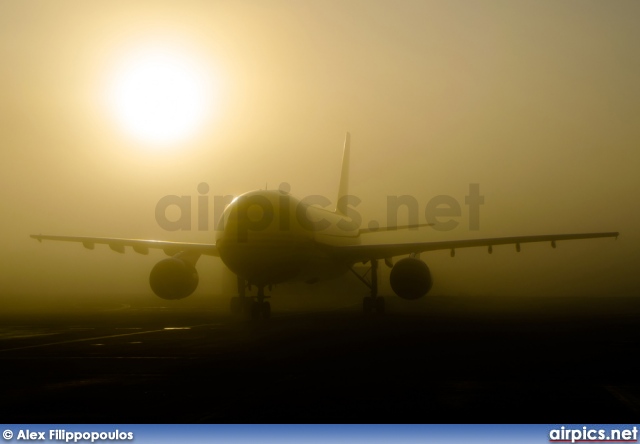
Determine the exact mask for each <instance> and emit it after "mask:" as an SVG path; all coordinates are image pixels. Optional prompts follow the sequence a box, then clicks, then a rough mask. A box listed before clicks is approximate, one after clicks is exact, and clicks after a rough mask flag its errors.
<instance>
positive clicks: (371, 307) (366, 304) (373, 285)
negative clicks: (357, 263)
mask: <svg viewBox="0 0 640 444" xmlns="http://www.w3.org/2000/svg"><path fill="white" fill-rule="evenodd" d="M370 262H371V268H369V270H367V272H366V273H365V274H364V275H362V276H361V275H360V274H358V273H357V272H356V271H355V270H354V269H353V268H349V269H350V270H351V272H352V273H353V274H355V275H356V277H357V278H358V279H360V281H361V282H362V283H363V284H365V285H366V286H367V287H369V289H370V290H371V296H365V297H364V298H363V299H362V311H363V312H365V313H371V312H376V313H384V298H383V297H382V296H378V260H377V259H371V261H370ZM369 271H371V278H370V279H369V280H367V279H366V276H367V273H369Z"/></svg>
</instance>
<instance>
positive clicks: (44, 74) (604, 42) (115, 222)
mask: <svg viewBox="0 0 640 444" xmlns="http://www.w3.org/2000/svg"><path fill="white" fill-rule="evenodd" d="M638 17H640V4H639V3H638V2H636V1H623V0H619V1H616V2H602V1H588V0H587V1H582V2H556V1H542V2H541V1H520V2H506V1H483V2H471V1H447V2H444V1H426V0H419V1H402V2H396V3H392V2H384V1H354V0H346V1H342V0H341V1H325V2H293V1H258V2H249V3H246V2H237V3H236V2H214V1H212V2H204V1H184V2H179V3H178V2H168V1H167V2H161V1H156V2H143V1H141V2H135V3H131V2H125V1H103V2H84V1H55V2H50V1H35V0H34V1H29V2H17V1H14V2H12V1H4V2H0V57H1V59H2V64H1V65H0V98H1V100H0V146H1V147H2V148H1V151H0V153H1V154H0V155H1V159H2V161H1V162H0V169H1V175H0V181H1V183H2V209H3V211H2V215H3V219H2V230H1V231H0V233H1V234H0V236H2V246H3V250H4V251H3V258H4V259H3V261H2V268H1V271H0V285H1V287H0V295H2V296H3V297H4V298H5V301H16V300H20V301H21V304H23V305H24V304H27V305H28V304H30V303H33V304H34V305H37V304H40V303H42V301H47V303H52V301H55V302H57V301H70V300H73V301H85V300H86V298H90V297H92V296H95V297H101V298H108V297H113V298H114V300H116V299H117V300H118V301H119V302H121V301H128V300H129V301H137V302H140V301H147V300H149V301H151V300H155V299H153V298H154V296H153V295H152V293H151V290H150V289H149V286H148V273H149V271H150V270H151V268H152V267H153V265H154V264H155V263H156V262H157V261H159V260H160V259H162V258H164V257H165V255H164V254H163V253H162V252H161V251H156V252H154V251H152V252H151V253H150V254H149V255H148V256H142V255H139V254H136V253H133V252H132V251H130V250H129V249H128V250H127V253H126V254H124V255H123V254H118V253H115V252H113V251H110V250H109V248H108V247H106V246H97V247H96V249H95V250H93V251H90V250H86V249H84V248H82V245H81V244H73V243H58V242H43V243H41V244H40V243H38V242H37V241H35V240H33V239H30V238H29V235H30V234H38V233H42V234H57V235H78V236H82V235H85V236H104V237H122V238H142V239H164V240H176V241H190V242H212V241H213V235H214V233H213V218H214V217H213V216H214V214H213V213H214V201H213V199H214V196H224V195H238V194H240V193H242V192H245V191H249V190H253V189H260V188H265V186H266V187H267V188H269V189H271V188H273V189H275V188H277V187H278V186H279V185H280V184H281V183H283V182H286V183H288V184H289V185H290V186H291V193H292V194H293V195H295V196H298V197H304V196H307V195H311V194H322V195H324V196H327V197H328V198H329V199H332V200H333V199H335V196H336V195H337V189H338V179H339V174H340V162H341V156H342V144H343V140H344V135H345V132H346V131H350V133H351V137H352V139H351V172H350V192H351V194H353V195H355V196H357V197H358V198H360V199H361V200H362V203H361V204H360V205H359V206H358V207H357V210H358V212H359V213H360V215H361V216H362V220H363V222H364V224H363V225H364V226H365V227H366V226H367V225H366V224H367V223H368V222H369V221H371V220H376V221H378V222H380V223H381V224H382V225H385V224H386V221H387V208H386V203H387V196H396V195H410V196H413V197H414V198H415V199H416V200H417V202H418V203H419V206H420V218H421V220H420V222H425V221H424V209H425V207H426V205H427V203H428V202H429V200H430V199H432V198H433V197H435V196H438V195H448V196H452V197H453V198H454V199H456V201H457V202H459V203H460V206H461V215H460V217H458V218H456V220H457V221H458V222H459V223H458V225H457V227H456V228H455V229H452V230H449V231H444V232H443V231H437V230H434V229H432V228H429V227H427V228H424V229H421V230H419V231H417V232H409V233H386V234H384V233H382V234H381V233H376V234H368V235H366V236H367V237H366V240H365V241H366V242H377V241H384V242H397V241H411V240H419V241H428V240H434V241H437V240H446V239H467V238H482V237H496V236H514V235H535V234H553V233H571V232H575V233H580V232H590V231H620V233H621V236H620V237H619V239H618V240H613V239H596V240H583V241H566V242H558V247H557V248H556V249H551V247H550V246H549V244H548V243H544V244H539V245H538V244H526V245H523V246H522V251H521V252H520V253H517V252H516V251H515V248H514V247H513V246H501V247H495V248H494V251H493V254H491V255H489V254H487V251H486V249H484V248H477V249H476V248H472V249H460V250H458V251H457V252H456V257H455V258H451V257H450V255H449V252H448V251H442V252H432V253H423V254H422V256H421V257H422V259H424V260H425V261H426V262H427V263H428V264H429V266H430V268H431V271H432V274H433V277H434V282H435V283H434V287H433V290H432V293H433V294H434V295H436V296H447V295H451V296H456V295H468V296H486V295H504V296H512V297H536V296H578V295H587V296H636V295H637V294H638V282H637V277H636V276H637V270H638V267H639V266H640V248H639V247H640V236H639V235H638V229H637V223H638V221H639V217H638V216H639V210H638V202H640V199H639V197H640V175H638V167H639V166H640V150H638V146H639V142H640V126H639V125H638V119H639V118H640V84H639V83H638V79H639V78H640V52H638V50H637V44H638V42H639V41H640V28H638V26H637V23H638ZM144 45H156V46H163V45H166V46H171V47H176V48H181V50H184V52H185V53H188V54H189V55H190V56H192V57H193V58H194V60H197V63H199V64H200V66H201V67H202V69H203V72H206V73H208V75H209V77H208V78H207V79H208V80H207V81H208V82H210V83H209V84H208V85H209V86H210V87H211V96H210V103H209V105H210V106H209V107H208V108H207V111H206V114H205V115H204V117H203V121H202V124H201V125H199V126H198V127H197V128H196V129H195V130H194V131H193V132H192V133H190V134H189V135H188V136H187V137H184V138H182V139H181V140H177V141H172V142H170V143H169V142H167V143H164V144H161V146H157V145H156V144H154V143H151V142H144V141H140V140H139V139H137V138H136V137H133V136H132V135H131V134H129V133H128V132H127V131H126V130H125V129H123V128H122V125H120V124H119V122H118V118H117V117H116V116H114V115H113V110H112V109H110V108H109V106H108V103H107V102H108V98H105V97H106V95H107V91H108V88H109V85H110V82H111V81H112V79H113V77H114V75H115V74H114V73H115V71H116V70H117V67H118V66H119V63H121V61H122V60H123V59H124V58H126V57H127V55H128V54H129V53H130V52H131V51H133V50H135V49H136V48H138V47H141V46H144ZM208 97H209V96H208ZM202 182H204V183H206V184H208V185H209V192H208V193H207V194H206V196H207V197H208V198H209V199H210V203H209V211H210V212H209V219H210V221H211V223H210V224H209V230H208V231H204V230H198V228H197V226H196V225H195V223H194V225H193V229H191V230H180V231H166V230H164V229H162V227H161V226H160V225H159V224H158V222H157V220H156V219H155V207H156V204H157V203H158V201H159V200H160V199H161V198H162V197H163V196H166V195H179V196H182V195H186V196H192V197H193V199H192V201H193V202H194V203H193V211H194V216H193V218H192V219H193V220H194V221H195V220H197V218H196V216H195V212H196V211H197V209H196V206H195V202H196V200H197V196H200V194H199V193H198V190H197V187H198V184H200V183H202ZM470 184H479V190H480V194H481V195H482V196H483V197H484V203H483V204H482V205H481V207H480V219H479V227H478V229H477V230H472V229H471V227H470V224H469V207H468V206H466V205H465V196H467V195H468V193H469V186H470ZM398 222H399V223H406V222H407V220H406V214H405V213H402V212H401V213H400V214H399V217H398ZM198 270H199V272H200V286H199V288H198V290H196V293H195V294H194V295H193V296H191V298H193V299H192V301H196V302H197V301H201V302H202V301H204V302H203V303H208V302H207V301H209V300H214V299H216V298H219V297H220V295H221V294H222V293H228V292H229V291H232V290H233V286H232V285H230V284H229V280H230V277H229V275H228V273H227V272H225V271H224V270H223V265H222V264H221V262H220V260H219V259H217V258H211V257H204V258H202V259H200V261H199V263H198ZM381 273H382V274H381V276H382V278H381V292H382V293H383V294H390V293H391V290H390V288H389V286H388V281H387V276H388V270H387V269H386V268H385V267H384V266H381ZM230 289H231V290H230ZM331 289H333V290H331ZM305 291H306V290H305V287H304V286H291V287H287V286H286V285H283V286H278V287H277V288H276V290H275V291H274V296H276V297H275V298H274V304H275V302H276V301H277V295H278V293H279V292H282V293H281V294H300V295H301V297H303V296H304V294H305ZM308 291H309V293H308V294H307V295H306V296H304V297H308V298H310V300H314V301H315V300H318V299H320V298H322V295H323V293H329V292H330V291H333V293H331V295H330V298H331V300H332V301H336V300H337V299H338V297H337V296H336V295H341V294H342V295H344V296H345V300H349V298H351V299H350V300H354V299H353V298H354V295H355V296H356V298H355V301H356V302H357V301H358V300H359V299H358V298H360V297H361V296H362V295H363V294H364V293H366V288H365V287H364V286H361V285H359V284H358V282H357V281H356V280H355V278H353V276H345V277H344V278H341V279H340V280H337V281H334V282H333V283H321V284H318V287H317V288H313V287H309V288H308ZM224 300H225V301H226V299H224ZM158 301H159V300H158ZM55 302H54V303H55ZM160 302H163V301H160ZM196 302H189V300H187V301H177V302H175V304H180V303H185V304H189V303H196ZM336 303H337V302H336ZM7 306H8V305H7V304H5V308H6V307H7Z"/></svg>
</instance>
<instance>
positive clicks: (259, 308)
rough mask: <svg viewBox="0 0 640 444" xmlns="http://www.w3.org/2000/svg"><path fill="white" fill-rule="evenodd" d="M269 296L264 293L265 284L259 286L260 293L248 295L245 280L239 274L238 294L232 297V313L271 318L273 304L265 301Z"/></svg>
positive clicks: (254, 317) (253, 317)
mask: <svg viewBox="0 0 640 444" xmlns="http://www.w3.org/2000/svg"><path fill="white" fill-rule="evenodd" d="M268 297H269V296H265V295H264V285H262V286H259V287H258V295H257V296H256V297H255V299H254V297H252V296H246V283H245V280H244V279H242V278H241V277H239V276H238V296H235V297H232V298H231V304H230V308H231V314H232V315H242V314H244V315H245V316H247V317H250V318H251V319H259V318H264V319H269V318H270V317H271V304H270V303H269V302H268V301H265V299H267V298H268Z"/></svg>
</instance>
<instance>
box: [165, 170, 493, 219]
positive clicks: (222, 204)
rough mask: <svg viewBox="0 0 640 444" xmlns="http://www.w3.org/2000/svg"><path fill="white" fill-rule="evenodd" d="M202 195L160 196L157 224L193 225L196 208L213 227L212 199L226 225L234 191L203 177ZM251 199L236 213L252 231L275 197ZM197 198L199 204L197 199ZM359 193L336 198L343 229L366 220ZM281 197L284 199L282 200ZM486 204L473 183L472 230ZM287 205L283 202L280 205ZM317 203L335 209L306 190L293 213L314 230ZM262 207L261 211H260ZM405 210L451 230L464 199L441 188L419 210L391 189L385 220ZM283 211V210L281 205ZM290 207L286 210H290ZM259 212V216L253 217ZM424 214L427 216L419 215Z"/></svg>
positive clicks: (284, 189) (285, 190) (268, 215)
mask: <svg viewBox="0 0 640 444" xmlns="http://www.w3.org/2000/svg"><path fill="white" fill-rule="evenodd" d="M197 190H198V195H197V196H195V199H194V196H190V195H183V196H178V195H173V194H171V195H166V196H163V197H162V198H160V199H159V200H158V202H157V203H156V206H155V219H156V222H157V223H158V225H159V226H160V227H161V228H162V229H164V230H166V231H192V230H194V226H193V219H194V218H193V217H192V215H193V213H194V210H195V219H196V221H197V223H196V228H195V229H196V230H197V231H209V229H210V227H211V224H210V223H209V222H210V211H209V208H210V207H211V205H210V203H211V202H212V203H213V229H214V230H216V231H222V230H223V229H224V221H223V218H222V215H223V211H224V209H225V208H226V207H227V206H228V205H229V204H230V203H231V202H232V201H233V200H234V198H235V197H234V196H231V195H214V196H210V195H209V194H208V193H209V185H208V184H207V183H205V182H202V183H200V184H198V186H197ZM290 190H291V186H290V185H289V184H288V183H286V182H283V183H281V184H280V186H279V187H278V191H279V192H280V194H281V199H283V201H284V202H286V199H288V198H289V196H290V195H289V192H290ZM247 199H248V202H247V203H246V204H245V205H242V207H241V208H242V209H241V210H239V212H240V213H242V214H238V218H240V219H245V220H247V221H248V222H249V229H250V230H251V231H260V230H262V229H265V228H266V227H267V226H268V225H269V224H270V223H271V221H272V219H273V215H274V211H275V210H276V209H275V208H274V205H273V204H272V203H271V201H270V200H269V199H267V198H265V197H263V196H261V195H260V194H254V195H251V196H247ZM194 200H195V205H194V204H193V201H194ZM361 202H362V201H361V199H360V198H358V197H357V196H354V195H346V196H342V197H341V198H340V199H339V201H338V202H337V207H338V208H344V209H345V210H346V211H345V212H344V213H345V214H344V217H343V218H341V220H340V222H338V223H337V224H336V226H337V227H338V228H339V229H342V230H344V231H352V230H358V229H360V228H361V227H362V226H363V221H362V216H361V214H360V213H359V212H358V211H357V209H356V207H357V206H358V205H360V203H361ZM280 203H282V202H280ZM483 204H484V196H482V195H481V194H480V184H477V183H471V184H469V192H468V194H467V195H466V196H465V197H464V205H465V206H468V211H467V218H468V219H467V220H468V229H469V231H478V230H479V229H480V206H481V205H483ZM278 206H279V207H280V208H282V209H283V208H284V207H285V205H278ZM310 206H315V207H319V208H322V209H327V210H328V209H333V208H334V207H335V205H334V204H333V202H332V201H331V200H330V199H329V198H327V197H325V196H323V195H320V194H314V195H309V196H306V197H304V198H302V199H300V201H299V202H298V203H297V205H296V208H295V210H294V213H295V218H296V220H297V221H298V223H299V224H300V225H301V226H303V227H304V228H306V229H308V230H310V231H318V230H324V229H327V228H328V227H327V224H330V222H329V221H328V220H322V219H321V220H317V219H312V218H310V217H309V214H308V211H307V209H308V207H310ZM252 207H258V208H257V210H258V211H254V209H253V208H252ZM260 210H262V211H260ZM400 212H406V216H407V218H406V223H403V224H402V225H403V226H408V227H410V228H409V229H416V230H417V229H418V227H419V226H421V225H429V226H430V227H431V228H433V229H434V230H437V231H451V230H454V229H456V228H457V227H458V226H459V225H460V223H461V222H460V218H461V217H462V213H463V211H462V205H461V204H460V202H459V201H458V199H456V198H455V197H453V196H450V195H446V194H440V195H437V196H434V197H432V198H431V199H430V200H429V201H428V202H427V203H426V205H425V206H424V210H423V211H422V212H421V211H420V203H419V202H418V200H417V199H416V198H415V197H414V196H411V195H408V194H404V195H389V196H387V198H386V219H387V220H386V226H387V227H390V228H393V227H397V226H398V214H399V213H400ZM283 213H284V211H283ZM287 213H288V210H287ZM254 214H258V217H254V216H253V215H254ZM421 216H422V217H423V219H422V220H421ZM379 228H380V223H379V222H378V221H377V220H370V221H369V222H367V224H366V229H367V230H368V231H376V230H377V229H379Z"/></svg>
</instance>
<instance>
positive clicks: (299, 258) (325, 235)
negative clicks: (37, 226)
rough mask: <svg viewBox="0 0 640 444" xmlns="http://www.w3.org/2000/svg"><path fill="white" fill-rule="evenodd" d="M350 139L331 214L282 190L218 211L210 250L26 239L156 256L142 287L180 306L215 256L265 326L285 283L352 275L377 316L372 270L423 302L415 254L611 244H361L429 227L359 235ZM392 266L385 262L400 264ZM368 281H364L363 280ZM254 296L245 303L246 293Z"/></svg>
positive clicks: (426, 280) (551, 238) (236, 307)
mask: <svg viewBox="0 0 640 444" xmlns="http://www.w3.org/2000/svg"><path fill="white" fill-rule="evenodd" d="M349 152H350V134H349V133H347V134H346V137H345V143H344V151H343V158H342V170H341V175H340V183H339V191H338V199H337V204H336V207H335V209H334V210H333V211H330V210H327V209H326V208H322V207H321V206H318V205H314V204H313V203H310V202H308V201H306V200H305V199H302V200H300V199H297V198H295V197H294V196H292V195H290V194H289V190H288V189H286V187H284V188H285V189H283V187H280V189H279V190H258V191H250V192H247V193H244V194H241V195H240V196H238V197H236V198H235V199H234V200H233V201H232V202H231V203H230V204H229V205H228V206H227V207H226V208H225V209H224V211H223V214H222V217H221V220H220V224H219V225H218V230H217V232H216V241H215V243H189V242H172V241H162V240H147V239H121V238H104V237H84V236H52V235H41V234H37V235H31V236H30V237H32V238H33V239H37V240H38V241H40V242H42V241H43V240H53V241H67V242H80V243H82V244H83V246H84V247H85V248H88V249H94V247H95V245H96V244H107V245H109V247H110V248H111V249H112V250H114V251H116V252H119V253H124V251H125V247H131V248H132V249H133V250H134V251H135V252H137V253H140V254H148V252H149V249H151V248H155V249H161V250H164V252H165V253H166V254H167V255H168V256H171V257H170V258H166V259H163V260H161V261H160V262H158V263H157V264H156V265H155V266H154V267H153V268H152V270H151V273H150V275H149V284H150V286H151V289H152V291H153V292H154V293H155V294H156V295H157V296H159V297H160V298H163V299H170V300H174V299H183V298H186V297H188V296H189V295H191V294H192V293H193V292H194V291H195V289H196V287H197V286H198V280H199V277H198V272H197V270H196V263H197V262H198V259H199V258H200V256H202V255H205V256H217V257H220V259H221V260H222V262H223V263H224V264H225V265H226V266H227V267H228V268H229V269H230V270H231V271H232V272H233V273H235V274H236V276H237V284H238V295H237V296H234V297H232V298H231V302H230V309H231V312H232V313H234V314H241V313H244V314H246V315H247V316H249V317H251V318H256V319H257V318H265V319H266V318H269V317H270V315H271V305H270V303H269V302H268V301H267V299H268V298H269V297H270V296H268V295H266V294H265V288H267V289H269V291H271V290H272V287H273V286H274V285H276V284H280V283H283V282H286V281H291V280H299V281H300V280H301V281H304V282H307V283H313V282H316V281H318V280H320V279H328V278H331V277H335V276H338V275H342V274H345V273H348V272H349V271H350V272H352V273H354V274H355V275H356V277H357V278H358V279H359V280H360V281H361V282H362V283H363V284H365V285H366V286H367V287H368V288H369V296H365V297H364V298H363V303H362V308H363V311H364V312H365V313H369V312H377V313H383V312H384V310H385V299H384V297H382V296H380V295H378V262H379V261H381V260H382V261H384V263H385V264H386V265H387V266H388V267H390V268H391V272H390V276H389V281H390V285H391V288H392V289H393V291H394V292H395V293H396V294H397V295H398V296H399V297H400V298H403V299H408V300H416V299H420V298H422V297H424V296H425V295H426V294H427V293H428V292H429V290H430V289H431V287H432V284H433V279H432V276H431V272H430V270H429V267H428V266H427V264H426V263H425V262H424V261H423V260H421V259H420V257H419V255H420V253H423V252H427V251H435V250H451V255H452V256H453V255H455V250H456V249H458V248H470V247H487V248H488V252H489V253H492V251H493V247H494V246H496V245H505V244H515V246H516V251H518V252H519V251H520V245H521V244H524V243H530V242H550V243H551V246H552V247H553V248H555V247H556V242H558V241H564V240H574V239H593V238H606V237H615V238H617V237H618V235H619V233H618V232H601V233H573V234H545V235H535V236H511V237H494V238H485V239H466V240H453V241H450V240H447V241H431V242H423V241H420V242H411V243H379V244H369V243H366V244H365V243H362V242H361V235H362V234H365V233H372V232H377V231H380V232H382V231H391V230H397V229H412V228H413V229H416V228H418V227H420V226H426V225H430V224H413V225H403V226H395V227H380V228H377V229H373V228H368V229H362V228H359V226H358V225H357V224H356V223H354V222H355V221H354V218H353V217H351V216H353V208H352V207H351V206H350V205H349V204H350V197H353V196H349V194H348V179H349V156H350V154H349ZM405 255H408V256H407V257H404V258H402V259H400V260H398V261H397V262H395V263H393V258H395V257H398V256H405ZM359 263H363V264H369V268H368V270H367V272H366V273H364V274H360V273H358V272H357V271H355V269H354V266H355V265H356V264H359ZM369 273H370V276H369V278H368V279H367V278H366V275H367V274H369ZM254 286H255V287H256V288H257V294H256V295H255V296H251V295H248V294H247V290H249V291H251V290H252V287H254Z"/></svg>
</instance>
